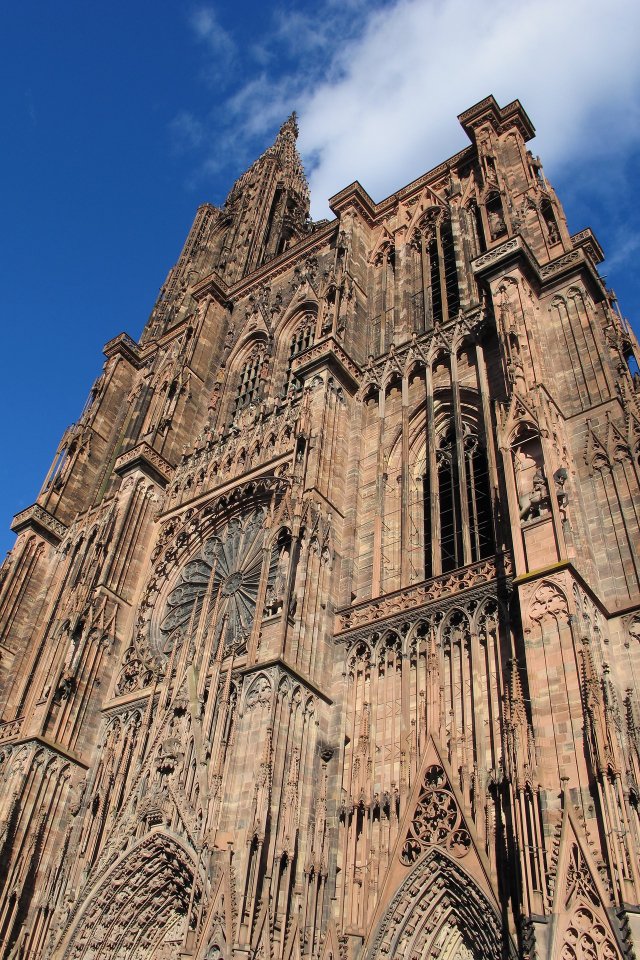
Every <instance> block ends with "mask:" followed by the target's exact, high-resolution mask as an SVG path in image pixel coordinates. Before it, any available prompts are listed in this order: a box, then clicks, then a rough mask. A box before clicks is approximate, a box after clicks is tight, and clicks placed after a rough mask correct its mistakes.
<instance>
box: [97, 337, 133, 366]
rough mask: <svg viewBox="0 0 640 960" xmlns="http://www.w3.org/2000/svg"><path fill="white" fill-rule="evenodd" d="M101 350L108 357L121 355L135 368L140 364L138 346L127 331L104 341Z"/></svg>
mask: <svg viewBox="0 0 640 960" xmlns="http://www.w3.org/2000/svg"><path fill="white" fill-rule="evenodd" d="M102 352H103V353H104V355H105V356H106V357H107V358H108V359H111V357H117V356H120V357H122V359H123V360H126V361H127V362H128V363H130V364H131V366H132V367H135V368H136V370H137V369H138V367H140V366H141V365H142V357H141V355H140V347H139V346H138V344H137V343H136V342H135V340H134V339H133V338H132V337H130V336H129V334H128V333H119V334H118V336H117V337H114V338H113V339H112V340H109V341H108V342H107V343H105V345H104V347H103V351H102Z"/></svg>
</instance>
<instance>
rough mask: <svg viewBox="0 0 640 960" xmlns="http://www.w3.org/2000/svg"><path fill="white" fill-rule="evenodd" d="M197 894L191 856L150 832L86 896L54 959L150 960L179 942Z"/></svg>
mask: <svg viewBox="0 0 640 960" xmlns="http://www.w3.org/2000/svg"><path fill="white" fill-rule="evenodd" d="M194 884H195V886H196V889H195V890H193V886H194ZM202 891H203V884H202V880H201V878H200V877H199V876H198V872H197V868H196V862H195V856H194V854H193V851H192V850H190V849H189V848H187V846H186V845H185V844H184V843H182V841H181V840H180V839H179V838H178V837H176V836H173V835H169V834H167V833H165V832H164V831H162V830H153V831H151V833H149V834H147V835H146V836H145V837H144V838H143V839H142V840H140V841H139V842H138V843H136V844H135V845H134V846H133V847H132V848H131V849H130V850H128V851H127V852H126V853H125V854H124V855H123V856H122V857H121V858H119V859H118V860H117V861H116V862H115V863H114V864H113V865H112V866H111V867H110V869H109V870H107V871H106V873H103V875H102V877H101V878H100V880H99V881H98V883H97V884H96V885H95V886H94V887H93V889H92V890H91V891H90V892H89V893H88V896H87V897H86V898H85V899H84V901H83V902H82V904H81V906H80V908H79V910H78V912H77V913H76V914H75V916H74V917H73V920H72V923H71V924H70V927H69V928H68V931H67V933H66V936H64V938H63V940H62V943H61V944H60V949H59V956H60V957H61V958H65V960H66V958H69V957H71V956H73V957H74V960H82V958H87V960H88V958H91V960H112V958H115V957H117V956H123V955H126V956H128V957H130V958H131V960H151V958H152V957H154V955H155V953H156V951H157V950H158V949H159V948H160V947H161V945H162V944H164V943H177V944H180V943H181V942H182V935H183V932H184V929H183V927H184V924H185V920H186V921H187V922H188V912H189V909H190V908H193V906H194V905H196V906H197V904H198V903H199V901H200V899H201V896H202Z"/></svg>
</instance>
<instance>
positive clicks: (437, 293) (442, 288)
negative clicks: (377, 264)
mask: <svg viewBox="0 0 640 960" xmlns="http://www.w3.org/2000/svg"><path fill="white" fill-rule="evenodd" d="M420 232H421V246H422V258H423V276H424V283H425V288H426V289H425V296H426V300H427V302H426V304H425V307H426V313H427V316H428V317H429V318H430V321H431V324H434V323H446V322H447V321H448V320H450V319H451V318H453V317H455V316H457V314H458V312H459V310H460V289H459V286H458V268H457V263H456V251H455V246H454V239H453V230H452V227H451V220H450V218H449V217H443V216H442V215H441V214H439V213H438V214H437V215H436V217H435V219H433V220H432V222H431V224H430V225H427V226H426V227H423V228H421V231H420Z"/></svg>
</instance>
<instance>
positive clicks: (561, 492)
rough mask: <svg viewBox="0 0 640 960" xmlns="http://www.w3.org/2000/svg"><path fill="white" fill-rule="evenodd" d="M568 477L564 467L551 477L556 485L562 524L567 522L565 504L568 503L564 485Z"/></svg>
mask: <svg viewBox="0 0 640 960" xmlns="http://www.w3.org/2000/svg"><path fill="white" fill-rule="evenodd" d="M568 477H569V473H568V471H567V470H566V468H565V467H560V469H559V470H556V472H555V473H554V475H553V482H554V483H555V485H556V499H557V501H558V508H559V510H560V517H561V518H562V522H563V523H566V522H567V504H568V503H569V494H568V493H567V491H566V490H565V488H564V485H565V483H566V482H567V479H568Z"/></svg>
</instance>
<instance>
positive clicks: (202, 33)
mask: <svg viewBox="0 0 640 960" xmlns="http://www.w3.org/2000/svg"><path fill="white" fill-rule="evenodd" d="M189 23H190V26H191V29H192V30H193V32H194V34H195V36H196V39H197V40H198V41H199V42H200V43H202V44H204V45H205V46H206V47H207V50H208V52H209V53H210V54H212V57H211V61H210V63H209V68H208V71H207V74H208V77H209V79H211V80H214V79H216V78H218V77H220V76H222V75H223V74H224V72H225V71H226V70H227V69H228V67H229V64H230V63H231V61H232V60H233V58H234V56H235V53H236V45H235V43H234V40H233V38H232V36H231V34H230V33H229V32H228V31H227V30H225V29H224V27H222V26H221V24H220V22H219V21H218V17H217V15H216V13H215V10H214V9H213V8H212V7H208V6H205V7H198V8H197V9H196V10H194V11H193V13H192V14H191V17H190V20H189Z"/></svg>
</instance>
